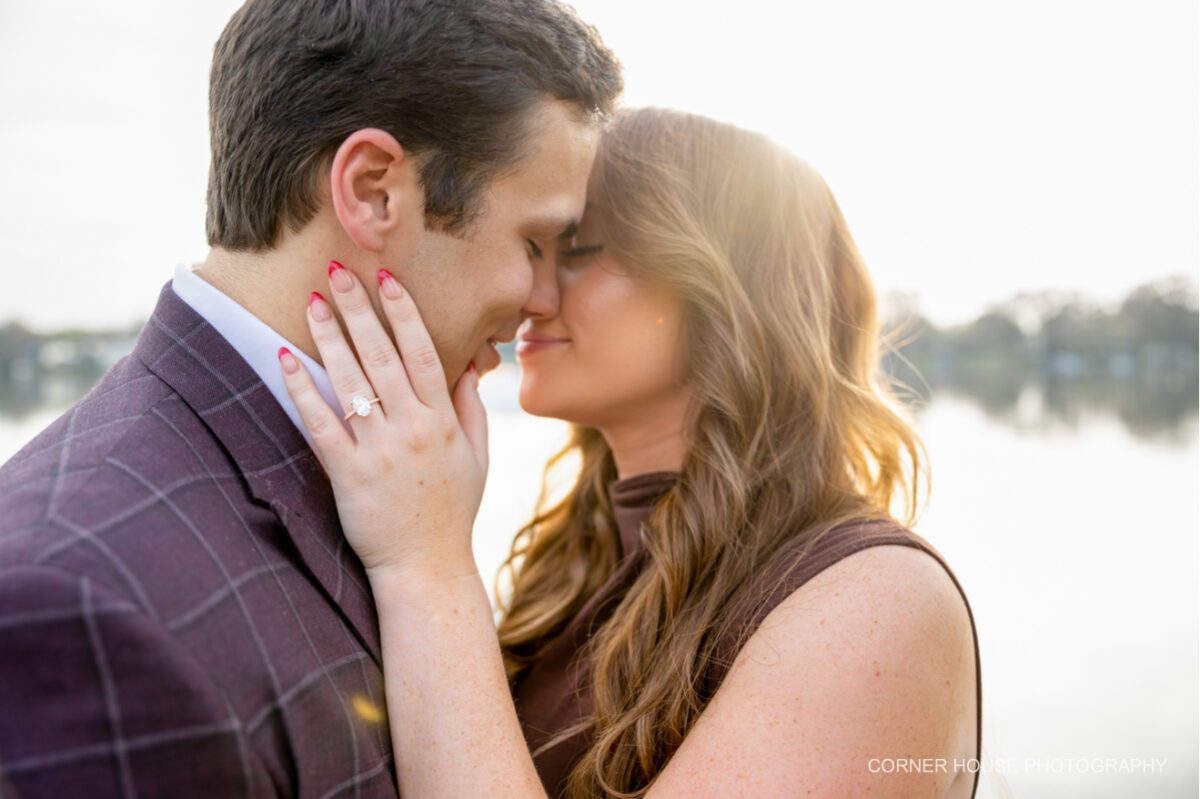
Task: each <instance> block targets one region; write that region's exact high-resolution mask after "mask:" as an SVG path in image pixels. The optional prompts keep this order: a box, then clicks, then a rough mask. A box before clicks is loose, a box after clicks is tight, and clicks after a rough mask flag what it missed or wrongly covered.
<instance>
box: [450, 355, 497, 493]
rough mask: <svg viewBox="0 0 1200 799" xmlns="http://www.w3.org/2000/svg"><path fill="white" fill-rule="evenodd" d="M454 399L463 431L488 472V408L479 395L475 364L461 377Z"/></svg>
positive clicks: (455, 409)
mask: <svg viewBox="0 0 1200 799" xmlns="http://www.w3.org/2000/svg"><path fill="white" fill-rule="evenodd" d="M453 399H454V412H455V414H456V415H457V416H458V423H459V425H460V426H462V429H463V432H464V433H466V434H467V440H468V441H470V442H471V449H473V450H474V451H475V459H476V460H477V461H478V462H479V465H480V466H482V467H483V470H484V472H485V473H486V472H487V468H488V429H487V409H486V408H484V406H483V400H482V399H480V397H479V372H478V371H476V369H475V365H474V364H472V365H471V368H470V369H468V370H467V373H466V374H464V375H463V376H462V377H461V378H459V381H458V385H457V386H456V387H455V389H454V398H453Z"/></svg>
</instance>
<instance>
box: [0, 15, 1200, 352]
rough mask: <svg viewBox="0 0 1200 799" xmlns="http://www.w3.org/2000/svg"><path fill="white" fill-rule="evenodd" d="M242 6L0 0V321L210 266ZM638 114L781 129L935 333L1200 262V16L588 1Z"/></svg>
mask: <svg viewBox="0 0 1200 799" xmlns="http://www.w3.org/2000/svg"><path fill="white" fill-rule="evenodd" d="M238 5H240V2H238V0H173V2H169V3H165V2H162V1H161V0H125V1H124V2H109V3H96V2H91V1H89V2H83V1H82V0H80V1H78V2H65V1H63V0H57V1H56V0H37V2H32V1H30V0H0V152H2V153H3V155H4V162H3V163H4V168H3V187H4V191H3V192H2V193H0V243H2V244H3V247H4V250H5V256H4V265H3V267H0V270H2V271H0V276H2V277H3V286H2V288H0V323H2V322H3V321H6V320H8V319H11V318H18V319H21V320H23V321H24V322H26V323H27V324H31V325H33V326H35V327H37V328H39V329H53V328H58V327H62V326H67V325H86V326H93V325H94V326H110V325H118V324H126V323H131V322H133V321H136V320H140V319H144V318H145V317H146V316H147V315H148V314H149V313H150V311H151V309H152V308H153V304H154V301H155V298H156V296H157V294H158V291H159V289H160V288H161V286H162V285H163V283H165V282H166V281H167V280H169V279H170V277H171V272H172V270H173V268H174V266H175V264H176V263H179V262H191V261H198V260H201V259H202V258H203V257H204V255H205V253H206V251H207V247H206V245H205V241H204V191H205V183H206V179H207V170H208V130H207V96H208V94H207V93H208V69H209V62H210V59H211V55H212V47H213V44H214V42H215V41H216V38H217V36H218V35H219V34H220V31H221V29H222V28H223V27H224V25H225V22H226V21H227V19H228V17H229V15H230V14H231V13H232V12H233V11H234V9H236V8H237V7H238ZM575 5H576V7H577V8H578V9H579V11H580V13H581V14H582V15H583V16H584V17H585V18H586V19H587V20H589V21H590V22H592V23H593V24H594V25H596V26H597V27H598V28H599V29H600V32H601V34H602V35H603V36H604V38H605V40H606V42H607V43H608V44H609V45H610V46H611V47H612V48H613V49H614V50H615V51H616V53H617V55H618V56H619V57H620V58H621V60H622V61H623V62H624V64H625V69H626V82H627V87H628V89H627V92H626V96H625V102H626V104H628V105H661V106H672V107H677V108H682V109H685V110H688V111H693V112H698V113H703V114H708V115H710V116H714V117H717V118H719V119H723V120H727V121H730V122H734V123H737V124H740V125H743V126H745V127H749V128H753V129H756V130H761V131H763V132H765V133H767V134H769V135H771V136H772V137H773V138H775V139H776V140H777V141H779V142H781V143H783V144H784V145H786V146H788V147H789V148H790V149H791V150H792V151H793V152H795V153H796V154H798V155H799V156H800V157H802V158H804V159H806V160H808V161H809V162H810V163H812V164H813V165H814V166H815V167H816V168H817V169H818V170H819V171H820V172H821V173H822V174H823V175H824V176H825V179H826V180H827V181H828V182H829V184H830V186H831V187H832V188H833V191H834V194H835V195H836V197H837V198H838V201H839V203H840V204H841V206H842V209H843V211H844V213H845V214H846V217H847V220H848V222H849V224H850V229H851V232H852V234H853V235H854V237H855V239H856V241H857V243H858V245H859V248H860V250H861V252H862V253H863V255H864V257H865V258H866V260H867V264H868V267H869V269H870V270H871V273H872V274H873V276H874V278H875V282H876V286H877V288H878V289H879V290H880V291H881V292H887V291H892V290H896V291H911V292H915V293H916V294H917V295H918V298H919V307H920V308H921V310H922V311H923V312H924V313H926V314H927V315H929V316H930V317H932V318H933V319H934V320H935V321H938V322H941V323H946V324H948V323H953V322H957V321H963V320H965V319H968V318H971V317H973V316H975V315H976V314H978V313H979V312H980V311H981V310H982V309H983V308H984V307H985V306H986V305H987V304H988V303H990V302H993V301H997V300H1001V299H1004V298H1006V297H1008V296H1009V295H1011V294H1013V293H1014V292H1017V291H1033V290H1039V289H1043V288H1053V289H1067V290H1080V291H1083V292H1084V293H1085V294H1088V295H1090V296H1093V297H1095V298H1096V299H1098V300H1100V301H1111V300H1113V299H1115V298H1118V297H1120V296H1121V295H1123V294H1124V293H1125V292H1126V291H1128V289H1130V288H1131V287H1133V286H1135V285H1138V284H1140V283H1143V282H1146V281H1148V280H1153V279H1157V278H1160V277H1163V276H1166V275H1171V274H1187V275H1192V276H1193V278H1195V276H1196V274H1197V268H1198V264H1200V44H1198V43H1200V15H1198V12H1197V4H1196V3H1195V2H1185V1H1184V0H1143V1H1142V2H1133V1H1132V0H1127V2H1119V3H1118V2H1105V1H1102V0H1075V1H1073V2H1065V1H1063V0H1010V1H1009V2H1005V3H979V2H966V1H965V0H910V1H909V2H903V3H898V2H895V0H889V1H884V0H879V1H877V2H852V1H849V0H822V1H821V2H804V1H797V0H789V1H787V2H782V1H779V0H777V1H775V2H767V0H741V1H740V2H736V3H731V2H729V0H721V2H700V1H699V0H692V1H691V2H680V0H673V1H672V2H667V1H666V0H635V1H634V2H626V0H579V2H577V3H576V4H575Z"/></svg>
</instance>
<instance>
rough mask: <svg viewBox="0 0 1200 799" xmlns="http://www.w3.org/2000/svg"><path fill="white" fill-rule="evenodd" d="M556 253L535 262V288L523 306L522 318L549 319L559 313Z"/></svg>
mask: <svg viewBox="0 0 1200 799" xmlns="http://www.w3.org/2000/svg"><path fill="white" fill-rule="evenodd" d="M556 257H557V256H556V254H555V253H546V254H545V255H544V256H543V257H541V258H539V259H537V260H536V261H534V262H533V288H532V290H531V291H530V292H529V299H528V300H526V302H525V305H524V306H523V307H522V308H521V319H523V320H524V319H529V318H538V319H548V318H551V317H553V316H555V315H556V314H558V302H559V295H558V265H557V263H556Z"/></svg>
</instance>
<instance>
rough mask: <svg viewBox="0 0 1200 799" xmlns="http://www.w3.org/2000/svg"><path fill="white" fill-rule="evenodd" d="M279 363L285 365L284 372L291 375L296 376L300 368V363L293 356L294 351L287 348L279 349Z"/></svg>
mask: <svg viewBox="0 0 1200 799" xmlns="http://www.w3.org/2000/svg"><path fill="white" fill-rule="evenodd" d="M279 362H280V363H281V364H283V371H285V372H287V373H288V374H289V375H290V374H295V372H296V370H297V369H299V368H300V362H299V361H297V360H296V356H295V355H292V351H291V350H289V349H288V348H287V347H280V348H279Z"/></svg>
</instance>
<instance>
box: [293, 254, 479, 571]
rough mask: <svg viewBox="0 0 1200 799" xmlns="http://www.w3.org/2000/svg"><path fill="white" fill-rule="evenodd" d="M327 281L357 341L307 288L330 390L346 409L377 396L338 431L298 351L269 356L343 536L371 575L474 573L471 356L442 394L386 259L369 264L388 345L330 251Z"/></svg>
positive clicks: (408, 302)
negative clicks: (325, 482)
mask: <svg viewBox="0 0 1200 799" xmlns="http://www.w3.org/2000/svg"><path fill="white" fill-rule="evenodd" d="M329 285H330V289H331V291H330V294H331V296H332V297H333V300H334V302H335V304H336V305H337V308H338V310H339V311H340V312H341V315H342V319H343V320H344V321H345V325H346V328H347V330H348V331H349V333H350V338H351V340H352V341H353V343H354V349H355V350H357V352H358V357H355V353H354V351H352V350H351V349H350V346H349V344H348V343H347V341H346V338H345V336H344V335H343V334H342V329H341V326H340V325H339V324H338V321H337V318H336V317H335V316H334V314H333V311H332V308H330V306H329V304H328V303H327V302H326V301H325V299H324V298H323V297H322V296H321V295H320V294H318V293H316V292H314V293H313V295H312V296H311V298H310V300H309V310H308V325H309V329H310V330H311V331H312V336H313V340H314V341H315V342H316V345H317V349H318V350H319V351H320V353H321V360H322V361H323V362H324V365H325V369H326V370H327V371H328V372H329V377H330V379H331V381H332V382H333V386H334V390H335V391H336V392H337V396H338V399H340V400H341V402H342V406H343V407H344V408H345V409H346V412H347V413H348V412H350V411H351V410H352V399H353V398H354V397H356V396H360V397H365V398H366V399H368V400H370V399H372V398H375V397H378V398H379V400H380V401H379V402H378V403H374V404H372V405H371V406H370V409H371V412H370V413H369V414H368V415H366V416H359V415H357V414H356V415H352V416H350V420H349V427H350V431H348V430H347V429H346V424H344V423H343V420H342V419H340V418H338V416H337V414H336V413H335V412H334V411H333V410H332V409H331V408H330V407H329V405H328V403H326V402H325V400H324V399H323V398H322V397H321V395H320V394H319V393H318V391H317V389H316V386H315V385H314V384H313V381H312V377H311V376H310V375H309V374H308V371H307V370H306V369H305V368H304V366H303V364H301V363H300V361H299V359H297V358H296V357H295V356H293V355H291V353H289V352H288V351H287V350H286V349H284V350H280V358H279V359H280V365H281V367H282V368H283V373H284V381H285V383H286V385H287V389H288V393H290V394H291V396H292V399H293V400H294V401H295V403H296V407H297V408H298V409H299V411H300V416H301V418H302V420H303V422H304V425H305V427H307V428H308V432H309V434H310V435H311V436H312V440H313V444H314V448H315V450H316V453H317V455H318V456H319V457H320V459H321V462H322V464H323V465H324V467H325V470H326V471H327V472H328V474H329V478H330V480H331V482H332V484H333V490H334V494H335V496H336V498H337V507H338V515H339V516H340V517H341V520H342V528H343V531H344V533H345V535H346V539H347V540H348V541H349V542H350V545H351V546H352V547H353V548H354V551H355V553H357V555H358V557H359V558H360V559H361V560H362V562H363V565H364V566H365V567H366V569H367V574H368V576H370V577H372V578H373V579H374V578H375V577H378V576H379V575H381V574H384V573H395V572H403V573H404V574H405V575H407V576H411V577H421V578H433V579H442V578H451V577H460V576H464V575H469V574H478V572H477V570H476V567H475V561H474V556H473V554H472V549H471V530H472V526H473V525H474V521H475V515H476V513H478V511H479V503H480V501H481V499H482V498H483V487H484V482H485V480H486V477H487V464H488V452H487V415H486V412H485V411H484V407H483V403H482V402H481V401H480V399H479V393H478V388H479V374H478V372H477V371H476V370H475V367H474V364H472V365H471V368H470V369H469V370H468V371H467V372H466V374H464V375H463V377H462V378H461V379H460V380H459V381H458V385H457V387H456V388H455V390H454V396H453V397H451V396H450V392H449V390H448V389H447V387H446V379H445V373H444V371H443V369H442V364H441V360H440V358H439V357H438V354H437V350H436V349H435V348H434V345H433V342H432V340H431V339H430V337H429V333H428V331H427V330H426V329H425V325H424V323H423V322H422V321H421V316H420V313H419V312H418V311H417V307H416V304H415V303H414V302H413V300H412V297H411V295H409V293H408V292H406V291H404V289H403V288H402V287H401V286H400V284H399V282H397V281H396V279H395V277H393V276H392V274H391V273H390V272H388V271H387V270H386V269H381V270H380V271H379V296H380V303H381V304H382V306H383V312H384V315H385V316H386V317H387V320H388V324H389V325H390V326H391V329H392V332H393V334H394V335H395V339H396V345H398V347H399V352H397V348H396V346H393V344H392V341H391V339H390V338H389V337H388V334H387V331H386V330H385V329H384V327H383V325H382V324H381V323H380V321H379V317H378V316H377V315H376V313H375V310H374V308H373V306H372V305H371V299H370V297H369V295H368V294H367V290H366V288H365V287H364V286H363V285H362V283H361V282H360V281H359V280H358V279H357V278H356V277H355V276H354V275H353V274H352V273H351V272H350V271H349V270H348V269H345V268H344V267H342V265H341V264H339V263H338V262H337V261H331V262H330V265H329ZM351 431H352V432H351Z"/></svg>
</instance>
